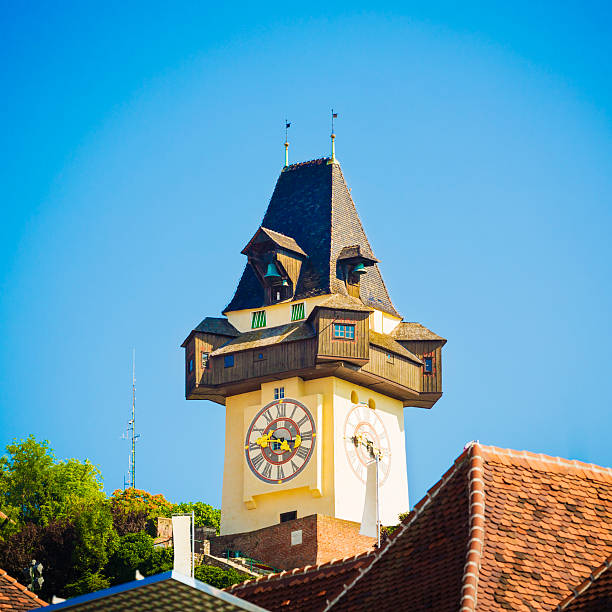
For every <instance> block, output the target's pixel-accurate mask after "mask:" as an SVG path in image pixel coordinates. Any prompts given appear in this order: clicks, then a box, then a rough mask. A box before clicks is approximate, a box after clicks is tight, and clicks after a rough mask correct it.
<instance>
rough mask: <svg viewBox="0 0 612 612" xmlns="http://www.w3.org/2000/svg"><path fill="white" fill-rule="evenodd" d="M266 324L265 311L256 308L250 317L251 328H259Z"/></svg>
mask: <svg viewBox="0 0 612 612" xmlns="http://www.w3.org/2000/svg"><path fill="white" fill-rule="evenodd" d="M265 326H266V311H265V310H257V311H255V312H254V313H253V315H252V317H251V329H259V328H260V327H265Z"/></svg>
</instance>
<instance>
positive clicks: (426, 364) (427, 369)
mask: <svg viewBox="0 0 612 612" xmlns="http://www.w3.org/2000/svg"><path fill="white" fill-rule="evenodd" d="M423 374H433V357H423Z"/></svg>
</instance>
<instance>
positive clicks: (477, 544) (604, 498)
mask: <svg viewBox="0 0 612 612" xmlns="http://www.w3.org/2000/svg"><path fill="white" fill-rule="evenodd" d="M611 554H612V470H611V469H607V468H601V467H598V466H595V465H589V464H585V463H580V462H578V461H570V460H565V459H559V458H553V457H547V456H545V455H536V454H533V453H528V452H525V451H513V450H505V449H500V448H495V447H489V446H482V445H480V444H477V443H471V444H469V445H468V446H467V448H466V449H465V450H464V452H463V453H462V454H461V455H460V456H459V458H458V459H457V460H456V461H455V463H454V465H453V466H452V467H451V469H450V470H448V472H447V473H446V474H445V475H444V476H443V477H442V479H441V480H440V481H439V482H438V483H436V485H434V487H432V488H431V489H430V490H429V491H428V493H427V494H426V496H425V497H424V498H423V499H422V500H421V501H420V502H419V503H418V504H417V505H416V506H415V507H414V509H413V510H412V512H411V513H410V514H409V515H408V517H406V519H405V520H404V521H403V522H402V524H401V526H400V528H399V529H398V530H397V531H396V532H395V533H394V534H393V536H391V537H390V538H389V539H388V540H387V541H386V542H385V543H383V545H382V547H381V549H380V550H379V551H378V552H376V553H373V555H374V560H373V561H372V563H371V564H370V565H368V567H367V568H364V571H362V572H359V574H358V575H357V576H355V577H354V578H353V579H352V580H346V581H345V585H346V586H345V588H343V589H342V591H341V592H340V593H339V594H338V595H337V596H336V597H335V598H334V599H330V602H329V604H326V605H325V606H323V605H321V606H317V605H314V604H313V605H311V607H310V610H311V611H312V612H314V611H315V610H324V609H332V610H347V611H348V610H351V611H358V610H367V611H370V610H372V609H375V608H381V607H384V608H385V609H398V610H404V609H409V610H411V611H414V612H419V611H424V610H436V611H439V612H442V611H446V610H449V611H451V610H453V611H456V610H461V611H462V612H468V611H470V610H475V609H477V610H478V611H479V612H488V611H493V610H496V611H497V610H532V611H535V610H553V609H555V608H556V606H557V605H559V603H560V602H561V601H562V600H564V599H565V598H567V597H568V596H569V595H571V594H572V592H573V591H572V589H573V588H574V586H575V585H577V584H580V583H581V581H583V580H586V579H587V578H588V577H589V576H590V574H591V569H592V568H593V567H596V566H598V565H600V564H601V563H603V562H604V561H605V560H606V559H607V558H608V557H609V556H610V555H611ZM349 562H350V561H347V563H349ZM338 571H339V568H338ZM315 578H316V577H315V576H311V577H310V580H311V581H314V580H315ZM274 584H275V579H270V581H269V583H267V584H266V588H267V589H268V593H270V592H272V591H273V590H274V589H275V586H274ZM602 584H603V583H602ZM295 588H296V589H297V591H298V592H300V593H301V589H302V588H303V587H302V586H301V584H300V583H296V585H295ZM591 588H592V587H591ZM283 591H284V593H285V596H286V599H291V598H292V597H293V594H292V585H291V583H285V585H284V587H283ZM586 592H588V591H586ZM240 595H241V596H244V597H245V599H249V600H251V601H254V602H255V603H259V601H260V600H259V599H258V597H257V594H256V593H254V592H249V593H248V594H244V595H242V594H240ZM262 605H264V607H269V608H270V609H271V610H281V609H283V608H280V607H275V606H267V605H266V604H265V603H263V601H262ZM297 609H300V608H299V607H298V608H297ZM604 609H605V608H604Z"/></svg>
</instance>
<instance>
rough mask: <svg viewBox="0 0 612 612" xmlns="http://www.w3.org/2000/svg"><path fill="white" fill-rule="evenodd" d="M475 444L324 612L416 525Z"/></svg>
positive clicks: (454, 464)
mask: <svg viewBox="0 0 612 612" xmlns="http://www.w3.org/2000/svg"><path fill="white" fill-rule="evenodd" d="M474 444H475V443H474V442H470V443H469V444H468V445H466V447H465V448H464V449H463V452H462V453H461V455H459V457H457V459H455V461H454V463H453V465H452V466H451V467H450V468H449V469H448V470H447V471H446V472H445V473H444V475H443V476H442V478H440V480H438V482H436V484H434V486H433V487H431V488H430V489H429V490H428V491H427V493H425V496H424V497H423V498H422V499H421V501H419V502H418V503H417V504H416V505H415V506H414V508H413V509H412V510H411V511H410V514H408V516H407V517H406V518H405V519H404V520H403V521H402V522H401V523H400V525H401V527H400V528H399V529H397V530H396V531H395V532H394V533H393V534H392V535H391V536H390V537H389V538H387V540H386V542H385V543H384V545H383V546H381V548H380V549H379V550H377V551H375V552H374V555H375V556H374V560H373V561H372V563H370V565H368V567H366V568H365V569H363V570H360V572H359V575H358V576H357V577H356V578H355V579H354V580H353V582H351V583H350V584H349V585H344V589H342V591H341V592H340V594H339V595H337V596H336V598H335V599H333V600H332V601H331V602H329V603H328V604H327V607H326V608H324V610H323V612H327V611H328V610H330V609H331V608H333V606H335V605H336V603H337V602H338V601H339V600H340V599H342V597H343V596H344V595H345V594H346V593H347V592H348V591H349V590H350V589H352V588H353V587H354V586H355V584H357V582H358V581H359V580H360V579H361V578H363V576H365V575H366V574H367V573H368V572H369V571H370V570H371V569H372V568H373V567H374V566H375V565H376V562H377V561H378V560H379V559H380V558H381V557H382V556H383V555H384V554H385V553H386V552H387V551H388V550H389V549H390V548H391V546H393V544H394V543H395V542H397V540H399V538H400V536H401V535H402V534H403V533H405V532H406V530H407V529H408V528H409V527H410V526H411V525H412V523H414V522H415V521H416V520H417V519H418V518H419V516H421V514H422V513H423V512H424V510H425V509H426V508H427V507H428V506H429V505H430V503H431V502H432V501H433V500H434V499H435V498H436V497H437V495H438V493H440V491H442V489H443V488H444V486H445V485H446V484H447V483H448V482H449V481H450V480H451V479H452V478H453V476H454V475H455V474H456V473H457V472H458V471H459V468H460V467H461V466H462V465H463V463H464V462H465V461H466V460H467V459H468V457H469V452H470V449H471V447H472V446H473V445H474Z"/></svg>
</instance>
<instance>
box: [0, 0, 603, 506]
mask: <svg viewBox="0 0 612 612" xmlns="http://www.w3.org/2000/svg"><path fill="white" fill-rule="evenodd" d="M432 4H433V5H432ZM306 10H307V11H308V12H303V11H306ZM1 19H2V37H0V53H1V55H2V58H3V62H2V69H1V70H2V71H1V73H0V78H1V82H0V83H1V85H2V91H3V104H2V107H3V108H2V115H1V116H2V131H1V133H2V138H3V141H4V142H3V146H2V148H1V150H0V156H1V164H0V173H1V174H0V177H1V185H2V192H3V193H2V220H1V223H0V337H1V343H0V444H1V445H2V446H4V445H5V444H6V443H8V442H9V441H10V440H11V439H13V438H14V437H18V438H21V437H25V436H27V435H28V434H29V433H33V434H34V435H35V436H36V437H38V438H41V439H42V438H46V439H49V440H50V441H51V443H52V445H53V446H54V447H55V449H56V451H57V454H58V456H60V457H78V458H85V457H87V458H89V459H90V460H91V461H93V462H94V463H96V464H98V465H99V466H100V467H101V468H102V471H103V474H104V478H105V487H106V490H107V491H108V492H111V491H112V490H113V489H115V488H117V487H120V486H122V484H123V475H124V473H125V472H126V471H127V458H128V446H127V443H126V442H125V441H122V440H121V433H122V431H123V430H124V427H125V423H126V421H127V419H128V417H129V410H130V400H131V354H132V347H136V361H137V363H136V367H137V406H138V428H139V431H140V433H141V434H142V439H141V441H140V442H139V445H138V472H137V485H138V486H139V487H141V488H146V489H148V490H150V491H152V492H153V493H158V492H162V493H164V494H165V495H166V496H167V497H168V498H169V499H171V500H174V501H179V500H182V499H201V500H204V501H207V502H209V503H212V504H220V499H221V478H222V466H223V443H224V414H223V407H221V406H217V405H216V404H211V403H208V402H186V401H185V400H184V389H183V386H184V379H183V355H182V350H181V349H179V345H180V343H181V342H182V340H183V339H184V337H185V336H186V335H187V333H188V332H189V330H190V329H192V327H193V326H194V325H195V324H197V323H198V322H199V321H200V320H201V319H202V318H203V317H204V316H207V315H212V316H218V315H219V313H220V311H221V310H222V309H223V307H224V306H225V305H226V304H227V303H228V301H229V299H230V298H231V296H232V293H233V290H234V288H235V285H236V283H237V280H238V278H239V276H240V273H241V271H242V268H243V265H244V257H243V256H242V255H240V250H241V249H242V247H243V246H244V244H246V242H247V241H248V239H249V238H250V237H251V235H252V234H253V233H254V231H255V229H256V228H257V226H258V225H259V223H260V220H261V218H262V216H263V213H264V211H265V207H266V205H267V203H268V200H269V198H270V195H271V193H272V190H273V188H274V184H275V182H276V179H277V177H278V174H279V171H280V169H281V166H282V161H283V146H282V142H283V137H284V133H283V120H284V118H285V116H287V117H288V118H289V120H290V121H291V122H292V127H291V130H290V141H291V149H290V154H291V159H292V161H301V160H306V159H313V158H316V157H320V156H323V155H326V154H327V153H328V150H329V109H330V108H331V107H332V106H333V107H334V108H335V109H336V110H337V111H338V113H339V119H338V122H337V127H336V133H337V155H338V158H339V159H340V162H341V164H342V168H343V172H344V174H345V177H346V178H347V181H348V183H349V186H350V187H351V188H352V194H353V197H354V199H355V201H356V204H357V207H358V210H359V213H360V215H361V218H362V221H363V222H364V225H365V228H366V232H367V233H368V236H369V238H370V242H371V243H372V246H373V248H374V252H375V254H376V256H377V257H378V258H379V259H380V260H381V261H382V264H381V269H382V272H383V276H384V278H385V281H386V283H387V286H388V287H389V290H390V292H391V297H392V299H393V301H394V303H395V305H396V307H397V308H398V310H399V311H400V312H401V313H402V314H403V316H404V318H405V319H406V320H409V321H420V322H422V323H423V324H425V325H427V326H428V327H430V328H431V329H433V330H434V331H436V332H437V333H439V334H441V335H443V336H445V337H446V338H448V344H447V346H446V348H445V361H444V379H445V382H444V391H445V394H444V397H443V399H441V400H440V401H439V402H438V404H437V405H436V406H435V408H434V409H433V410H431V411H424V410H419V409H407V410H406V432H407V433H406V443H407V456H408V477H409V483H410V495H411V503H412V504H414V503H416V502H417V501H418V499H420V497H421V496H422V495H423V494H424V492H425V491H426V490H427V488H429V487H430V486H432V485H433V484H434V483H435V482H436V480H437V479H438V478H439V477H440V476H441V475H442V474H443V473H444V471H445V470H446V469H447V467H448V466H449V465H450V463H451V462H452V461H453V459H454V458H455V457H456V456H457V455H459V454H460V452H461V450H462V448H463V445H464V444H465V443H466V442H468V441H470V440H472V439H478V440H480V441H481V442H482V443H485V444H493V445H497V446H502V447H511V448H515V449H527V450H530V451H534V452H544V453H547V454H551V455H559V456H563V457H568V458H576V459H580V460H583V461H587V462H594V463H597V464H601V465H606V466H611V465H612V445H610V443H609V432H610V429H611V425H612V422H611V421H612V417H611V416H610V414H611V413H610V404H611V399H612V398H611V391H610V385H609V380H610V376H609V373H610V362H611V360H610V358H609V348H608V347H609V346H610V343H611V340H612V337H611V336H612V334H611V326H610V312H611V310H612V308H611V306H612V288H611V284H610V262H611V260H612V253H611V251H612V249H611V246H610V229H611V220H612V219H611V217H612V213H611V210H612V206H611V204H612V202H611V196H612V172H611V170H612V168H611V162H612V138H611V135H612V134H611V132H612V88H611V83H612V74H611V72H612V64H611V62H610V61H609V58H610V56H611V54H612V42H611V39H610V36H609V33H610V28H611V25H612V19H611V14H610V9H609V6H608V5H607V4H606V3H596V2H589V3H578V2H563V3H552V2H551V3H547V2H540V3H527V2H515V3H512V4H510V3H485V2H482V3H461V4H459V3H424V2H423V3H419V2H402V3H398V4H397V5H394V4H393V3H388V4H385V5H384V6H383V5H381V6H380V7H378V8H375V7H374V5H369V6H368V5H365V4H359V3H356V2H351V3H331V4H330V3H325V4H323V3H309V4H308V5H307V6H296V5H294V4H290V3H287V4H273V3H266V4H265V5H264V4H255V3H253V4H248V5H245V4H240V3H234V4H231V5H229V4H228V5H227V7H224V6H221V3H185V2H173V3H171V5H170V3H155V2H147V3H144V2H143V3H140V2H129V3H119V2H105V3H103V4H102V3H97V4H94V3H76V2H75V3H70V2H61V3H54V4H49V3H42V2H40V3H36V2H33V3H29V4H25V3H13V2H2V18H1Z"/></svg>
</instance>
